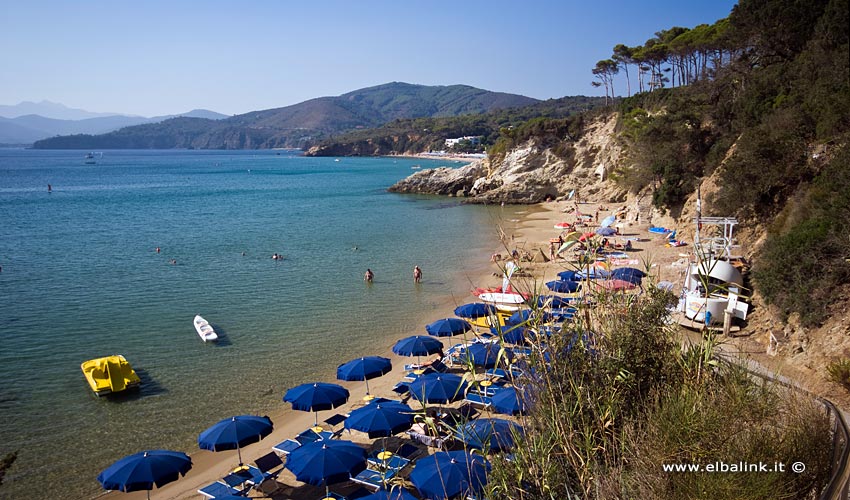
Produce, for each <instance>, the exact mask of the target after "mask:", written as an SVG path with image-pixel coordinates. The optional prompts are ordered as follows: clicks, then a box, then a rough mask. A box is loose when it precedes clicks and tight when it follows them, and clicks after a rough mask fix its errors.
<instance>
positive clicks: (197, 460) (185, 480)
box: [97, 201, 675, 500]
mask: <svg viewBox="0 0 850 500" xmlns="http://www.w3.org/2000/svg"><path fill="white" fill-rule="evenodd" d="M600 204H601V205H605V206H606V207H607V208H608V209H609V210H605V211H600V217H602V216H603V215H608V214H609V213H612V210H613V209H614V208H616V207H614V206H613V204H611V203H608V202H584V203H582V204H581V205H584V207H585V208H589V207H594V210H595V207H598V206H600ZM572 205H573V202H568V201H551V202H543V203H538V204H534V205H515V206H513V210H514V211H513V212H512V214H515V215H516V218H512V219H507V220H501V221H494V223H497V222H500V223H501V225H502V226H503V227H500V228H499V229H500V232H501V233H502V234H503V235H504V237H505V240H506V241H507V244H508V245H509V246H510V247H512V248H518V249H521V250H524V251H527V252H531V253H534V252H536V251H537V250H538V249H545V248H547V246H548V241H549V239H550V238H552V237H555V236H557V234H558V230H556V229H554V227H553V224H554V223H555V222H559V221H561V220H571V219H572V218H573V217H574V215H572V214H565V213H563V210H564V209H566V208H568V207H570V206H572ZM640 229H644V227H643V225H636V226H635V225H630V227H629V229H628V231H630V232H636V231H639V230H640ZM481 231H482V232H481V233H480V234H481V235H485V234H486V232H487V230H485V229H483V228H482V230H481ZM641 236H642V237H644V238H645V237H646V235H645V234H644V233H643V231H641ZM650 238H651V239H649V240H646V242H645V243H643V244H641V245H640V246H641V247H643V248H644V249H645V250H644V251H647V250H649V251H650V252H653V251H656V250H658V245H657V242H655V241H652V240H653V239H655V238H652V237H651V236H650ZM487 239H488V241H495V240H496V238H495V237H494V236H489V237H488V238H487ZM496 243H497V244H499V243H498V242H496ZM507 250H508V249H507V248H504V247H503V246H502V245H501V244H499V248H497V249H496V253H502V252H505V251H507ZM672 250H675V249H672ZM544 251H545V250H544ZM643 255H646V254H643ZM648 257H650V258H654V257H655V256H654V255H648ZM502 265H503V262H496V263H494V262H491V261H489V255H482V256H481V261H480V262H475V263H472V264H471V266H470V268H469V269H466V270H459V271H458V272H459V275H458V277H457V279H456V281H455V282H454V283H452V285H451V288H452V289H450V290H447V291H446V294H445V296H444V297H443V298H442V299H441V300H440V301H439V302H438V303H436V304H435V305H434V307H433V308H431V309H429V310H427V311H413V312H412V314H415V315H416V317H417V318H419V319H421V325H420V329H417V330H416V331H413V332H404V333H403V334H402V333H398V332H397V334H395V335H393V336H392V337H386V338H384V337H382V338H381V340H376V342H375V343H374V344H372V345H371V352H370V354H371V355H377V356H384V357H387V358H390V359H391V360H392V361H393V369H392V370H391V371H390V372H389V373H387V374H386V375H384V376H382V377H379V378H375V379H371V380H370V381H369V388H370V392H371V393H372V394H375V395H379V396H388V395H393V393H392V391H391V389H392V387H393V386H394V385H395V384H396V383H397V382H398V381H399V380H401V376H402V374H403V373H404V370H403V367H404V365H405V364H407V363H409V362H411V361H412V360H413V358H409V359H408V358H404V357H400V356H397V355H395V354H394V353H392V346H393V344H394V343H395V342H396V341H397V340H398V339H401V338H404V337H406V336H409V335H419V334H424V326H425V325H426V324H427V323H429V322H431V321H434V320H436V319H440V318H446V317H452V316H453V309H454V308H455V307H457V306H458V305H461V304H465V303H467V302H472V301H474V300H475V299H474V296H472V295H471V293H470V290H471V289H472V288H474V287H476V286H480V287H488V286H498V285H499V284H501V278H499V277H497V276H494V273H499V272H500V270H499V268H500V266H502ZM521 267H522V269H524V270H526V271H527V272H528V273H529V275H530V278H518V279H515V283H517V284H520V283H522V285H521V286H527V289H531V288H532V286H533V284H536V285H537V286H542V284H543V283H544V282H546V281H549V280H552V279H556V274H557V273H558V272H560V271H562V270H564V269H565V268H566V267H567V263H566V262H565V261H562V260H559V261H555V262H522V263H521ZM660 270H661V265H660V263H659V264H657V266H656V268H655V271H656V272H658V271H660ZM426 272H427V270H426ZM424 286H427V276H426V283H425V284H424ZM543 292H548V291H547V290H545V289H544V290H543ZM461 339H462V337H449V338H447V339H441V340H443V342H444V344H447V347H448V345H451V344H450V343H451V342H458V341H461ZM387 340H389V341H390V342H387ZM332 376H333V374H331V373H329V374H328V376H327V377H324V378H322V377H319V378H321V379H322V380H321V381H323V382H332V383H337V384H340V385H342V386H343V387H346V388H347V389H348V390H349V391H350V393H351V396H350V399H349V401H348V402H347V403H346V404H345V405H342V406H340V407H338V408H336V409H334V410H329V411H324V412H320V413H319V421H322V420H324V419H326V418H328V417H330V416H331V415H334V414H336V413H347V412H349V411H351V410H352V409H353V408H354V407H356V406H359V405H360V404H362V402H363V396H364V395H365V393H366V386H365V383H364V382H343V381H338V380H335V379H333V378H332ZM277 396H282V395H277ZM288 406H289V405H288V404H285V403H283V402H281V406H280V409H279V410H275V411H273V412H269V415H268V416H269V417H270V418H271V419H272V421H273V422H274V423H275V428H274V431H273V432H272V433H271V434H270V435H269V436H267V437H266V438H265V439H263V440H261V441H260V442H258V443H254V444H251V445H248V446H246V447H244V448H242V449H241V453H242V459H243V462H244V463H246V464H247V463H251V462H253V461H254V460H255V459H257V458H259V457H260V456H262V455H264V454H266V453H268V452H269V451H271V448H272V446H274V445H275V444H277V443H279V442H281V441H283V440H285V439H287V438H291V437H294V436H295V435H297V434H298V433H299V432H301V431H303V430H304V429H307V428H309V427H311V426H312V425H313V421H314V418H315V417H314V415H313V414H312V413H307V412H301V411H295V410H292V409H291V408H289V407H288ZM210 425H211V423H210ZM342 438H343V439H347V440H351V441H354V442H358V443H364V444H365V443H371V442H372V441H373V440H370V439H367V438H366V436H365V435H364V434H362V433H359V432H355V433H349V432H343V434H342ZM190 456H191V457H192V463H193V466H192V469H191V470H190V471H189V472H188V473H187V475H186V476H184V477H181V478H180V479H178V480H177V481H173V482H171V483H169V484H167V485H165V486H163V487H162V488H155V489H153V490H151V491H150V497H151V498H153V499H155V500H178V499H187V498H198V496H199V495H200V494H199V493H198V492H197V490H198V489H199V488H202V487H204V486H206V485H208V484H210V483H212V482H214V481H217V480H218V479H220V478H222V477H223V476H225V475H227V473H229V472H230V471H231V470H232V469H233V468H234V467H235V466H236V465H237V463H238V459H237V454H236V450H230V451H225V452H218V453H213V452H208V451H201V450H195V451H194V452H192V453H190ZM279 479H280V482H282V483H284V484H287V485H299V484H301V483H299V482H297V481H295V479H294V476H292V474H291V473H290V472H289V471H288V470H284V472H283V473H281V475H280V477H279ZM146 496H147V492H146V491H137V492H132V493H121V492H115V491H113V492H105V493H103V494H101V495H98V497H97V498H104V499H109V500H113V499H115V500H118V499H128V500H136V499H143V498H146Z"/></svg>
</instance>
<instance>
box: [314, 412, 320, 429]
mask: <svg viewBox="0 0 850 500" xmlns="http://www.w3.org/2000/svg"><path fill="white" fill-rule="evenodd" d="M313 415H315V416H316V420H315V421H314V422H315V423H314V424H313V426H314V427H318V426H319V412H317V411H314V412H313Z"/></svg>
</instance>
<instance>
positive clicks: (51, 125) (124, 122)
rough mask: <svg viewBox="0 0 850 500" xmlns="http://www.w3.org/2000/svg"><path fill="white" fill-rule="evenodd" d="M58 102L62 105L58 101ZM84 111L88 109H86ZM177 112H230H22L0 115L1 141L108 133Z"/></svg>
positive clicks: (201, 112)
mask: <svg viewBox="0 0 850 500" xmlns="http://www.w3.org/2000/svg"><path fill="white" fill-rule="evenodd" d="M43 102H46V101H43ZM22 104H24V103H22ZM51 104H52V103H51ZM19 106H20V105H19ZM58 106H62V105H61V104H59V105H58ZM62 107H63V108H64V106H62ZM65 109H68V108H65ZM84 113H88V112H87V111H84ZM178 116H190V117H198V118H206V119H210V120H219V119H222V118H227V115H223V114H221V113H216V112H214V111H209V110H206V109H193V110H192V111H189V112H188V113H183V114H179V115H167V116H154V117H152V118H145V117H144V116H126V115H110V116H103V117H97V118H86V119H82V120H59V119H55V118H46V117H44V116H42V115H37V114H30V115H23V116H18V117H15V118H2V117H0V144H32V143H33V142H35V141H38V140H41V139H46V138H48V137H54V136H57V135H60V136H61V135H74V134H105V133H107V132H111V131H113V130H118V129H120V128H123V127H129V126H132V125H139V124H142V123H156V122H161V121H164V120H168V119H171V118H176V117H178Z"/></svg>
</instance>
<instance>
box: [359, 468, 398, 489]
mask: <svg viewBox="0 0 850 500" xmlns="http://www.w3.org/2000/svg"><path fill="white" fill-rule="evenodd" d="M396 473H398V470H396V469H386V470H385V471H377V470H374V469H365V470H364V471H363V472H361V473H360V474H357V475H356V476H354V477H352V478H351V480H352V481H354V482H355V483H357V484H362V485H363V486H365V487H367V488H369V489H372V490H374V491H377V490H379V489H381V488H383V487H384V485H385V484H386V483H387V481H389V480H390V479H392V478H393V477H394V476H395V475H396Z"/></svg>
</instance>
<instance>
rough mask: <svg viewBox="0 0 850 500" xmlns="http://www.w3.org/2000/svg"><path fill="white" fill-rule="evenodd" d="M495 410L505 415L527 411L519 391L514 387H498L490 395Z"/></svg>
mask: <svg viewBox="0 0 850 500" xmlns="http://www.w3.org/2000/svg"><path fill="white" fill-rule="evenodd" d="M490 401H491V404H492V406H491V407H492V408H493V411H495V412H496V413H501V414H503V415H517V414H519V413H525V409H526V405H525V402H524V401H523V400H522V398H521V397H520V395H519V393H518V392H517V390H516V389H514V388H513V387H506V388H504V389H498V390H496V391H495V392H494V393H493V396H491V397H490Z"/></svg>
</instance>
